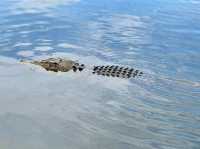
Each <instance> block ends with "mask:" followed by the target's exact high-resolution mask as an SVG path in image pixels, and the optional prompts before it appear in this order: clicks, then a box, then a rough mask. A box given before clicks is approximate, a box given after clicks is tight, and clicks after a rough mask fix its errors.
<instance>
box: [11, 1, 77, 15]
mask: <svg viewBox="0 0 200 149" xmlns="http://www.w3.org/2000/svg"><path fill="white" fill-rule="evenodd" d="M79 1H80V0H17V2H15V4H14V11H15V13H20V12H26V13H39V12H44V11H48V9H50V8H54V7H57V6H59V5H71V4H74V3H77V2H79Z"/></svg>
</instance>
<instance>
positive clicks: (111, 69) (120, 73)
mask: <svg viewBox="0 0 200 149" xmlns="http://www.w3.org/2000/svg"><path fill="white" fill-rule="evenodd" d="M20 62H21V63H30V64H34V65H39V66H41V67H43V68H44V69H46V70H47V71H53V72H59V71H60V72H68V71H71V70H72V71H74V72H77V71H80V72H81V71H83V70H84V69H85V68H86V66H85V65H84V64H79V63H78V62H77V61H73V60H69V59H63V58H48V59H44V60H33V61H25V60H21V61H20ZM92 73H93V74H96V75H101V76H108V77H118V78H135V77H137V76H142V75H143V72H142V71H139V70H137V69H133V68H130V67H124V66H117V65H102V66H101V65H98V66H93V67H92Z"/></svg>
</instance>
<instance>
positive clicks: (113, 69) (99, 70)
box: [93, 65, 143, 78]
mask: <svg viewBox="0 0 200 149" xmlns="http://www.w3.org/2000/svg"><path fill="white" fill-rule="evenodd" d="M93 74H97V75H103V76H108V77H118V78H135V77H137V76H142V75H143V72H141V71H139V70H136V69H133V68H129V67H120V66H114V65H111V66H110V65H107V66H94V67H93Z"/></svg>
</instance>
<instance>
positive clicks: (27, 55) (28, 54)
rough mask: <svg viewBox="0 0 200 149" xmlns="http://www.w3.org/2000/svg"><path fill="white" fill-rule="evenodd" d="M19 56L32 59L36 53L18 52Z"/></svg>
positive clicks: (28, 51)
mask: <svg viewBox="0 0 200 149" xmlns="http://www.w3.org/2000/svg"><path fill="white" fill-rule="evenodd" d="M17 55H19V56H23V57H31V56H34V52H33V51H30V50H26V51H19V52H17Z"/></svg>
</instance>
